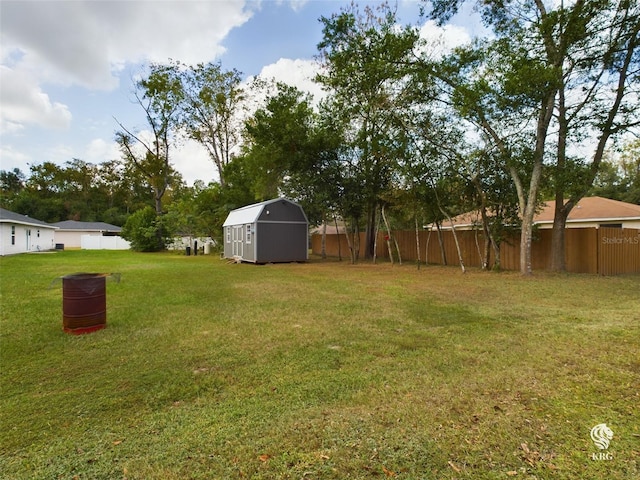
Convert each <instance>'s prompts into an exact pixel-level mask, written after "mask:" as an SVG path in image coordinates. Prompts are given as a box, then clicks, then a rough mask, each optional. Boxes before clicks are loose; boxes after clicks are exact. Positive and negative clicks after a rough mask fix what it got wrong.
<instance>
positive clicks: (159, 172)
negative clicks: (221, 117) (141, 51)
mask: <svg viewBox="0 0 640 480" xmlns="http://www.w3.org/2000/svg"><path fill="white" fill-rule="evenodd" d="M149 70H150V71H149V74H148V75H147V77H146V78H143V79H141V80H139V81H137V82H136V84H135V91H134V96H135V99H136V102H137V103H138V105H140V107H142V109H143V110H144V113H145V117H146V121H147V124H148V127H149V128H150V129H151V133H150V135H144V134H141V133H134V132H133V131H132V130H130V129H128V128H126V127H125V126H124V125H122V123H120V122H119V121H117V120H116V121H117V122H118V125H119V126H120V128H121V130H120V131H118V132H116V141H117V142H118V144H119V145H120V150H121V152H122V155H123V158H124V160H125V161H126V162H127V163H129V164H131V165H133V166H134V168H135V169H136V170H138V171H139V172H140V173H141V174H142V175H144V177H145V178H146V179H147V181H148V182H149V185H150V186H151V188H152V189H153V195H154V207H155V211H156V214H157V215H159V216H160V215H162V213H163V208H162V198H163V197H164V195H165V193H166V192H167V189H168V187H169V185H170V183H171V180H172V177H173V176H174V175H175V171H174V169H173V167H172V165H171V160H170V156H169V153H170V151H171V148H172V143H173V142H174V139H175V133H176V130H177V126H178V112H179V108H180V104H181V101H182V99H183V90H182V85H181V82H180V77H179V72H178V68H177V66H176V65H160V64H152V65H151V66H150V68H149Z"/></svg>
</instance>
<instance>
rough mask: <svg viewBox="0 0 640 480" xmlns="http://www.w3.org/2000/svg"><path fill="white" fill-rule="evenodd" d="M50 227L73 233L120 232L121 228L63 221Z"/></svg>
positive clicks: (100, 223) (99, 223)
mask: <svg viewBox="0 0 640 480" xmlns="http://www.w3.org/2000/svg"><path fill="white" fill-rule="evenodd" d="M52 225H55V226H56V227H58V228H60V230H62V231H65V230H73V231H91V232H95V231H99V232H120V231H122V227H118V226H116V225H111V224H110V223H104V222H78V221H76V220H64V221H62V222H56V223H53V224H52Z"/></svg>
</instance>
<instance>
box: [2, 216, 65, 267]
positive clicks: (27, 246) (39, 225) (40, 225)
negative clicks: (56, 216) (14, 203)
mask: <svg viewBox="0 0 640 480" xmlns="http://www.w3.org/2000/svg"><path fill="white" fill-rule="evenodd" d="M56 230H57V227H55V226H54V225H51V224H49V223H46V222H43V221H41V220H36V219H35V218H31V217H27V216H26V215H20V214H19V213H14V212H11V211H9V210H5V209H4V208H0V255H12V254H15V253H26V252H40V251H44V250H53V249H54V248H55V241H54V232H55V231H56Z"/></svg>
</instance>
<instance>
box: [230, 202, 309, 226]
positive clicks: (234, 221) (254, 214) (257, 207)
mask: <svg viewBox="0 0 640 480" xmlns="http://www.w3.org/2000/svg"><path fill="white" fill-rule="evenodd" d="M282 201H284V202H288V203H290V204H291V205H295V206H297V207H299V208H302V207H300V205H298V204H297V203H295V202H292V201H291V200H288V199H286V198H274V199H273V200H266V201H264V202H260V203H254V204H252V205H247V206H246V207H241V208H237V209H235V210H231V212H229V216H228V217H227V219H226V220H225V221H224V223H223V224H222V226H223V227H226V226H228V225H241V224H246V223H254V222H255V221H257V220H258V217H259V216H260V214H261V213H262V210H263V209H264V207H266V206H267V205H271V204H272V203H276V202H282Z"/></svg>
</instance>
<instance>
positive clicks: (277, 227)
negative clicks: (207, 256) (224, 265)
mask: <svg viewBox="0 0 640 480" xmlns="http://www.w3.org/2000/svg"><path fill="white" fill-rule="evenodd" d="M222 226H223V228H224V232H223V234H224V257H225V258H233V259H236V260H241V261H244V262H252V263H277V262H304V261H306V260H307V259H308V258H309V222H308V220H307V216H306V215H305V213H304V210H303V209H302V207H301V206H300V205H298V204H297V203H295V202H292V201H291V200H288V199H286V198H276V199H273V200H267V201H266V202H261V203H255V204H253V205H247V206H246V207H242V208H238V209H236V210H232V211H231V212H230V213H229V216H228V217H227V219H226V220H225V222H224V223H223V225H222Z"/></svg>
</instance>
